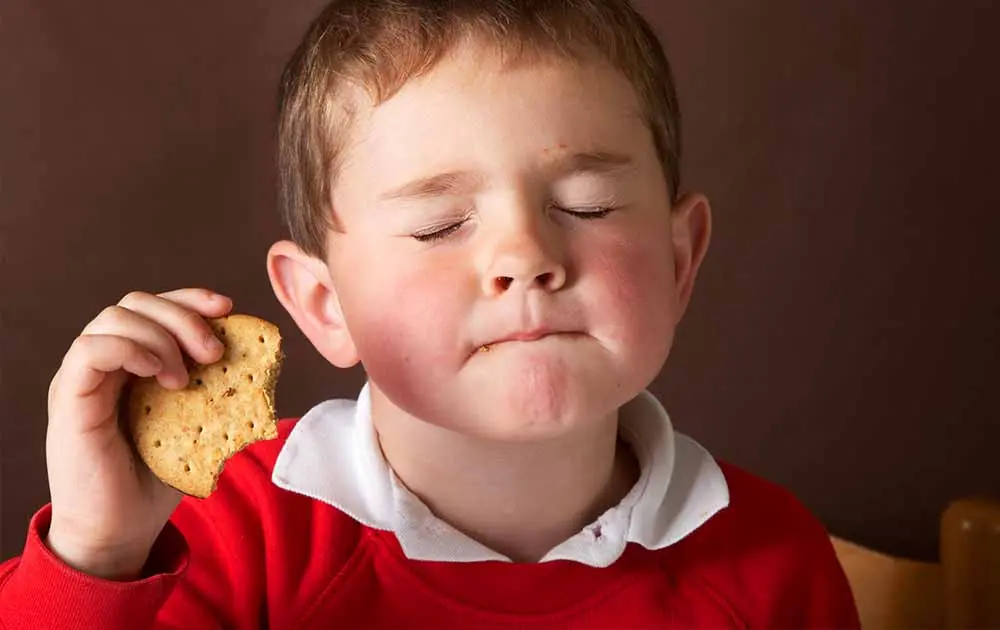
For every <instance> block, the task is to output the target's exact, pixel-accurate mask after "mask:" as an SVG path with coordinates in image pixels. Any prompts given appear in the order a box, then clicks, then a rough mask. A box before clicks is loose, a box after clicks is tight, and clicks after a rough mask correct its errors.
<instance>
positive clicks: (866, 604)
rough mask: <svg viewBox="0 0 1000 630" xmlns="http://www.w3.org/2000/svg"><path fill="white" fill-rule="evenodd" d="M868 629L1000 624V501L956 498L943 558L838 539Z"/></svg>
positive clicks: (946, 522)
mask: <svg viewBox="0 0 1000 630" xmlns="http://www.w3.org/2000/svg"><path fill="white" fill-rule="evenodd" d="M833 545H834V548H835V549H836V551H837V556H838V557H839V558H840V562H841V564H842V565H843V567H844V571H845V572H846V573H847V577H848V579H849V580H850V583H851V589H852V590H853V591H854V598H855V601H856V602H857V604H858V611H859V613H860V615H861V627H862V628H865V629H870V630H880V629H883V628H884V629H888V628H893V629H896V628H907V629H909V628H935V629H940V628H946V629H948V630H958V629H965V628H979V629H981V628H996V629H1000V501H995V500H990V499H963V500H959V501H955V502H954V503H952V504H951V505H949V506H948V508H947V509H946V510H945V511H944V513H943V514H942V517H941V533H940V560H939V561H938V562H918V561H915V560H908V559H905V558H897V557H893V556H890V555H887V554H883V553H880V552H878V551H874V550H871V549H867V548H865V547H862V546H860V545H856V544H854V543H851V542H849V541H846V540H843V539H840V538H837V537H833Z"/></svg>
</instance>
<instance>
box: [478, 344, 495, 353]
mask: <svg viewBox="0 0 1000 630" xmlns="http://www.w3.org/2000/svg"><path fill="white" fill-rule="evenodd" d="M492 349H493V344H489V343H488V344H485V345H482V346H479V352H489V351H490V350H492Z"/></svg>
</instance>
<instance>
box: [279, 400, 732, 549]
mask: <svg viewBox="0 0 1000 630" xmlns="http://www.w3.org/2000/svg"><path fill="white" fill-rule="evenodd" d="M619 435H620V437H621V438H622V440H624V441H625V442H626V443H627V444H629V446H630V447H631V448H632V449H633V451H634V453H635V456H636V458H637V460H638V462H639V466H640V470H641V472H640V476H639V480H638V481H637V482H636V484H635V486H633V487H632V490H631V491H629V493H628V494H627V495H626V496H625V497H624V498H623V499H622V500H621V502H620V503H619V504H618V505H616V506H614V507H612V508H610V509H609V510H607V511H606V512H605V513H604V514H602V515H601V516H600V517H599V518H598V519H597V520H596V521H594V522H593V523H591V524H590V525H587V526H586V527H584V528H583V529H582V530H581V531H580V532H578V533H577V534H575V535H574V536H572V537H570V538H569V539H567V540H565V541H564V542H562V543H560V544H559V545H558V546H556V547H555V548H554V549H552V550H551V551H550V552H549V553H548V554H546V555H545V557H544V558H542V560H541V562H547V561H552V560H572V561H576V562H580V563H582V564H586V565H589V566H594V567H604V566H608V565H610V564H612V563H613V562H614V561H615V560H617V559H618V558H619V557H620V556H621V555H622V553H623V552H624V551H625V546H626V545H627V544H628V543H630V542H634V543H637V544H639V545H642V546H643V547H645V548H647V549H662V548H664V547H667V546H669V545H672V544H674V543H676V542H677V541H679V540H681V539H682V538H684V537H685V536H687V535H688V534H690V533H691V532H693V531H695V530H696V529H697V528H698V527H700V526H701V525H702V524H703V523H705V521H707V520H708V519H709V518H711V517H712V516H713V515H714V514H716V513H717V512H718V511H719V510H721V509H723V508H725V507H726V506H728V505H729V488H728V486H727V484H726V479H725V476H724V475H723V473H722V470H721V469H720V468H719V465H718V464H717V463H716V461H715V459H714V458H713V457H712V456H711V455H710V454H709V453H708V452H707V451H706V450H705V449H704V448H703V447H702V446H700V445H699V444H698V443H696V442H695V441H694V440H692V439H691V438H689V437H687V436H685V435H682V434H680V433H677V432H675V431H674V430H673V426H672V424H671V422H670V417H669V416H668V415H667V412H666V411H665V410H664V409H663V407H662V406H661V405H660V403H659V401H658V400H657V399H656V398H655V397H653V395H652V394H650V393H649V392H646V391H643V392H641V393H640V394H639V395H638V396H636V397H635V398H633V399H632V400H631V401H630V402H628V403H626V404H625V405H624V406H623V407H622V408H621V409H620V410H619ZM272 481H273V482H274V484H275V485H277V486H278V487H280V488H283V489H285V490H288V491H290V492H295V493H297V494H301V495H304V496H307V497H311V498H313V499H316V500H318V501H322V502H324V503H327V504H329V505H332V506H333V507H335V508H337V509H338V510H340V511H342V512H344V513H345V514H347V515H349V516H351V517H352V518H354V519H355V520H356V521H358V522H359V523H361V524H363V525H365V526H367V527H370V528H373V529H379V530H384V531H389V532H393V533H394V534H395V535H396V538H397V539H398V540H399V543H400V547H402V549H403V552H404V553H405V554H406V556H407V557H408V558H410V559H411V560H429V561H439V562H440V561H443V562H482V561H487V560H496V561H504V562H510V559H509V558H507V557H506V556H504V555H502V554H500V553H497V552H496V551H493V550H492V549H489V548H488V547H486V546H484V545H482V544H480V543H478V542H476V541H475V540H473V539H472V538H470V537H469V536H467V535H465V534H463V533H461V532H459V531H458V530H456V529H455V528H453V527H451V526H450V525H448V524H447V523H445V522H444V521H442V520H441V519H439V518H437V517H436V516H435V515H434V514H433V513H431V511H430V509H429V508H428V507H427V506H426V505H425V504H424V503H423V502H422V501H421V500H420V499H419V498H418V497H417V496H416V495H414V494H413V493H412V492H410V491H409V490H408V489H407V488H406V487H405V486H404V485H403V484H402V482H401V481H400V480H399V479H398V477H396V475H395V473H394V472H393V470H392V468H391V467H390V466H389V464H388V462H387V461H386V460H385V458H384V457H383V455H382V450H381V448H380V447H379V444H378V437H377V435H376V433H375V427H374V424H373V422H372V417H371V392H370V389H369V386H368V385H367V384H366V385H365V386H364V387H363V388H362V390H361V393H360V395H359V397H358V400H357V401H353V400H328V401H326V402H323V403H320V404H319V405H316V406H315V407H313V408H312V409H310V410H309V412H308V413H306V414H305V415H304V416H302V418H301V419H300V420H299V421H298V423H296V425H295V427H294V428H293V429H292V432H291V434H290V435H289V436H288V439H287V441H286V442H285V444H284V445H283V446H282V448H281V451H280V453H279V454H278V459H277V461H276V462H275V466H274V472H273V474H272Z"/></svg>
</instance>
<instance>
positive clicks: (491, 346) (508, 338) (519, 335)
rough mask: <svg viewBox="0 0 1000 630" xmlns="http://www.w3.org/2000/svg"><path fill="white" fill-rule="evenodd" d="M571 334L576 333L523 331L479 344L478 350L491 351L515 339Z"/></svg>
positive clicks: (541, 330)
mask: <svg viewBox="0 0 1000 630" xmlns="http://www.w3.org/2000/svg"><path fill="white" fill-rule="evenodd" d="M571 334H575V333H569V332H564V331H557V330H547V329H537V330H528V331H522V332H517V333H514V334H511V335H507V336H506V337H501V338H499V339H495V340H493V341H491V342H489V343H484V344H483V345H481V346H479V348H477V349H476V352H490V351H492V350H493V349H494V348H496V346H499V345H500V344H504V343H511V342H515V341H517V342H529V341H537V340H539V339H542V338H544V337H550V336H553V335H571Z"/></svg>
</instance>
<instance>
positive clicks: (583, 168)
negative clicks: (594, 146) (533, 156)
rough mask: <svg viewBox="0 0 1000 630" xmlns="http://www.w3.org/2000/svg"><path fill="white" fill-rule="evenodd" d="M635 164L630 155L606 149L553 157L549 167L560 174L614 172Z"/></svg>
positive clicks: (627, 168)
mask: <svg viewBox="0 0 1000 630" xmlns="http://www.w3.org/2000/svg"><path fill="white" fill-rule="evenodd" d="M634 166H635V162H634V161H633V160H632V158H631V157H629V156H628V155H625V154H624V153H611V152H608V151H585V152H582V153H572V154H569V155H565V156H563V157H560V158H557V159H555V160H554V161H553V162H552V163H551V164H550V165H549V167H548V168H549V169H551V170H552V171H553V172H556V173H560V174H564V175H565V174H569V173H615V172H618V171H626V170H629V169H631V168H633V167H634Z"/></svg>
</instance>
